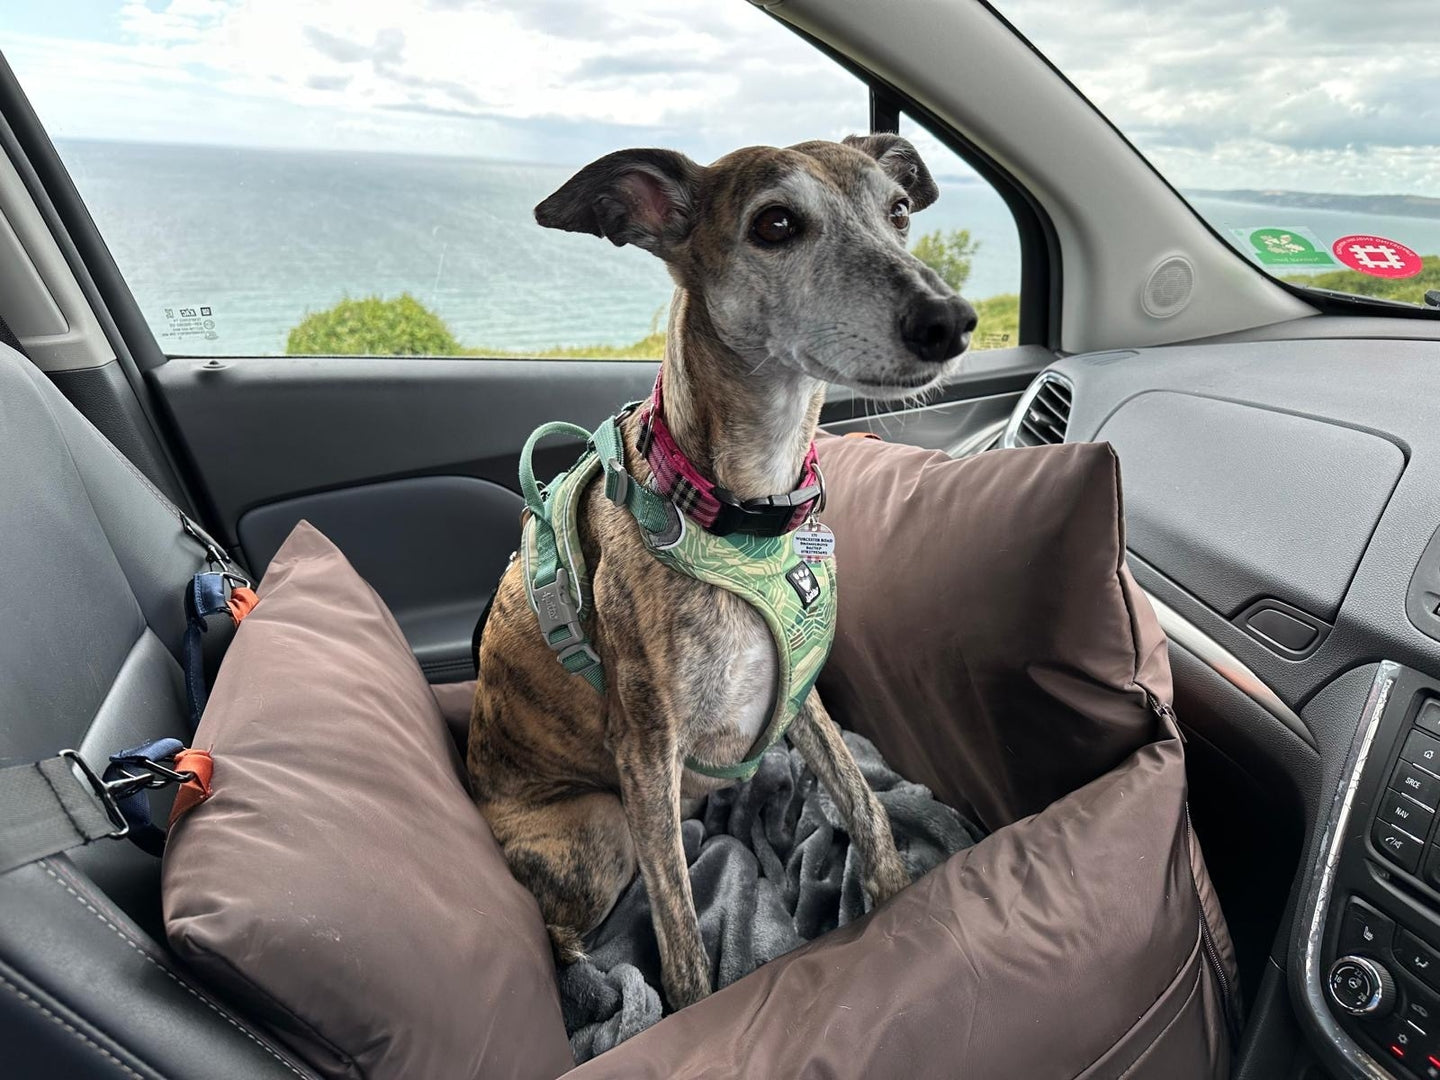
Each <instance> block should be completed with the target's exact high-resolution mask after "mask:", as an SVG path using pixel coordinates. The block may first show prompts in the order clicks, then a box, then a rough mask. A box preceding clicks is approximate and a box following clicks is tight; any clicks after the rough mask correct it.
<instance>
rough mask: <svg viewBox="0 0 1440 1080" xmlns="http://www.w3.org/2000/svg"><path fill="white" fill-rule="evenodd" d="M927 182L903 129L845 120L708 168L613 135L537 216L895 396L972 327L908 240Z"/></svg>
mask: <svg viewBox="0 0 1440 1080" xmlns="http://www.w3.org/2000/svg"><path fill="white" fill-rule="evenodd" d="M938 194H939V192H938V190H937V189H936V187H935V181H934V180H933V179H931V177H930V171H929V170H928V169H927V168H926V167H925V163H924V162H923V161H921V160H920V155H919V154H918V153H916V151H915V148H914V147H913V146H911V145H910V143H909V142H907V141H906V140H904V139H902V138H900V137H899V136H897V135H864V136H859V135H851V136H849V137H847V138H846V139H845V141H844V142H843V143H834V142H821V141H816V142H806V143H800V144H798V145H796V146H792V147H789V148H788V149H783V150H782V149H778V148H775V147H769V146H754V147H749V148H747V149H744V150H737V151H735V152H734V153H733V154H727V155H726V156H725V157H723V158H721V159H720V160H719V161H717V162H715V163H714V164H713V165H710V166H708V167H707V166H701V165H697V164H696V163H695V162H693V161H691V160H690V159H689V158H687V157H686V156H685V155H684V154H679V153H676V152H674V151H671V150H621V151H619V152H617V153H614V154H608V155H606V156H605V157H603V158H601V159H599V160H598V161H595V162H593V163H591V164H590V165H587V166H586V167H585V168H583V169H581V170H580V171H579V172H578V173H576V174H575V175H574V176H573V177H571V178H570V179H569V180H568V181H566V183H565V185H564V186H563V187H561V188H560V190H558V191H556V192H555V193H554V194H553V195H551V196H550V197H549V198H548V199H546V200H545V201H544V202H542V203H541V204H540V205H539V206H537V207H536V208H535V220H536V221H538V222H539V223H540V224H541V225H544V226H546V227H548V228H552V229H567V230H570V231H572V232H587V233H592V234H594V235H596V236H604V237H606V238H608V239H609V240H610V241H611V242H612V243H614V244H616V245H621V244H635V245H636V246H638V247H642V248H644V249H645V250H647V251H650V252H653V253H654V254H656V255H658V256H659V257H660V258H662V259H664V260H665V262H666V264H667V265H668V266H669V267H670V270H671V273H672V275H673V276H674V278H675V280H676V281H677V282H679V283H680V284H681V285H682V286H683V287H685V288H686V289H687V290H688V291H689V292H690V293H691V295H692V296H693V297H695V298H696V299H699V300H701V301H703V303H704V305H705V310H706V312H707V314H708V315H709V318H710V322H711V323H712V324H713V326H714V328H715V330H716V332H717V333H718V334H719V336H720V338H721V340H722V341H723V342H724V343H725V344H726V345H727V346H729V348H730V349H732V350H733V351H734V352H736V353H738V354H739V355H740V356H742V357H744V358H746V359H747V360H750V361H752V362H753V363H755V364H757V365H758V364H760V363H763V362H767V361H768V362H771V363H778V364H781V365H784V366H785V367H787V368H790V369H791V370H794V371H796V372H800V373H803V374H806V375H809V376H812V377H814V378H817V379H823V380H825V381H826V382H834V383H840V384H842V385H844V386H848V387H850V388H852V389H854V390H856V391H858V392H860V393H862V394H866V395H869V396H872V397H895V396H906V395H910V394H914V393H917V392H918V391H921V390H923V389H925V388H927V387H929V386H932V385H934V384H935V383H936V382H938V381H940V380H941V379H942V378H943V377H944V376H945V375H946V374H947V373H948V372H949V371H951V370H952V369H953V368H954V366H955V365H956V363H958V360H959V357H960V355H961V354H962V353H963V352H964V351H965V349H966V347H967V346H968V345H969V343H970V334H971V331H973V330H974V328H975V310H974V309H973V308H972V307H971V306H970V305H969V304H968V303H966V302H965V301H964V300H963V299H961V298H960V297H959V296H958V295H956V293H955V292H954V291H953V290H952V289H951V288H950V287H949V286H948V285H946V284H945V283H944V282H943V281H942V280H941V279H940V277H939V276H938V275H937V274H936V273H935V272H934V271H933V270H931V269H930V268H929V267H928V266H926V265H925V264H924V263H922V262H921V261H920V260H919V259H917V258H915V256H914V255H911V254H910V252H909V251H908V250H906V247H905V243H906V239H907V237H908V236H909V225H910V215H911V214H912V213H914V212H916V211H918V210H922V209H924V208H925V207H926V206H929V205H930V204H931V203H932V202H934V201H935V199H936V197H937V196H938Z"/></svg>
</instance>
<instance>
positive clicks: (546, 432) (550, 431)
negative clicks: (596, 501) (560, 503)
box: [520, 420, 590, 521]
mask: <svg viewBox="0 0 1440 1080" xmlns="http://www.w3.org/2000/svg"><path fill="white" fill-rule="evenodd" d="M551 435H571V436H574V437H575V438H577V439H579V440H580V441H581V442H589V441H590V432H588V431H586V430H585V429H584V428H582V427H581V426H580V425H579V424H567V423H566V422H565V421H564V420H552V421H551V422H550V423H548V424H541V425H540V426H539V427H538V428H536V429H535V430H534V431H532V432H531V433H530V437H529V438H528V439H526V440H525V446H524V448H523V449H522V450H521V451H520V493H521V494H522V495H524V496H525V505H526V506H527V507H529V508H530V512H531V513H532V514H534V515H535V516H536V517H537V518H539V519H540V520H541V521H549V520H550V519H549V518H548V517H547V516H546V514H545V497H544V496H543V495H542V494H541V493H540V485H539V484H538V483H536V481H535V463H534V462H533V461H532V460H531V458H532V457H533V456H534V454H535V445H536V443H538V442H539V441H540V440H541V439H544V438H547V437H549V436H551Z"/></svg>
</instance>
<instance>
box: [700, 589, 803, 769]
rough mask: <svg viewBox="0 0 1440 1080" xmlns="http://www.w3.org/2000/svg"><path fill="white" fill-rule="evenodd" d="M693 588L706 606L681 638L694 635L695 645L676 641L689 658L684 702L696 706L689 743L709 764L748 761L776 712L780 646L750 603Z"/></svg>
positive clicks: (719, 591)
mask: <svg viewBox="0 0 1440 1080" xmlns="http://www.w3.org/2000/svg"><path fill="white" fill-rule="evenodd" d="M692 587H693V589H694V591H695V595H694V597H693V599H694V601H696V602H697V604H699V605H703V606H701V607H700V610H699V611H698V612H697V617H693V618H691V619H687V620H685V623H684V629H683V630H681V632H680V633H679V634H678V635H677V636H679V637H682V638H683V637H688V636H691V635H693V638H692V640H690V641H688V642H682V641H677V642H676V644H677V645H680V646H681V649H680V650H677V651H678V655H679V656H681V657H683V658H684V659H683V660H682V661H681V664H680V666H679V670H678V671H677V675H678V676H679V682H680V684H681V685H680V687H679V689H680V691H681V694H682V695H683V697H682V700H686V701H689V702H692V703H693V709H692V710H691V713H690V717H689V723H688V728H689V730H688V732H687V733H686V734H688V735H689V736H690V737H689V739H685V740H683V741H686V742H689V743H690V745H691V752H692V753H695V754H696V756H701V757H705V758H706V759H707V760H721V761H725V760H729V759H731V758H739V757H743V756H744V755H745V753H746V752H748V750H749V748H750V746H751V745H752V744H753V743H754V742H755V740H756V739H758V738H759V737H760V734H761V733H762V732H763V731H764V730H765V728H766V725H767V722H768V721H769V719H770V716H771V713H772V712H773V711H774V707H775V693H776V689H777V686H778V683H779V677H778V660H777V654H776V651H775V641H774V639H773V638H772V637H771V636H770V629H769V627H768V626H766V624H765V620H764V619H763V618H762V617H761V615H760V613H759V612H757V611H756V610H755V609H754V608H752V607H751V606H750V605H749V604H748V603H746V602H745V601H744V600H741V599H740V598H738V597H736V596H733V595H731V594H730V593H728V592H725V591H724V590H722V589H716V588H714V587H713V586H709V585H704V584H702V583H700V582H695V583H693V586H692ZM710 751H714V752H715V755H716V756H713V757H711V756H709V752H710ZM722 751H723V752H724V753H723V755H722V753H721V752H722Z"/></svg>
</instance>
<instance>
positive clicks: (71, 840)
mask: <svg viewBox="0 0 1440 1080" xmlns="http://www.w3.org/2000/svg"><path fill="white" fill-rule="evenodd" d="M169 744H173V746H171V745H169ZM147 749H148V750H151V751H153V752H154V756H150V755H147V754H144V753H142V751H144V750H147ZM121 758H123V759H124V760H123V761H117V759H121ZM170 758H173V759H174V760H175V764H176V768H173V769H172V768H170V767H168V766H167V765H165V764H164V761H165V760H168V759H170ZM112 770H114V775H113V776H112V775H111V772H112ZM210 771H211V770H210V755H209V753H207V752H206V751H204V750H185V749H184V748H183V747H182V746H181V744H180V741H179V740H178V739H168V740H162V741H161V742H159V743H153V744H150V746H148V747H139V748H137V749H136V750H132V751H126V752H124V754H117V755H115V757H113V758H111V769H107V770H106V774H107V777H109V778H108V779H104V780H102V779H101V778H100V777H99V776H97V775H95V770H94V769H92V768H91V767H90V765H89V764H88V763H87V762H86V761H85V759H84V758H82V757H81V756H80V755H79V754H78V753H77V752H76V751H74V750H62V751H60V753H59V754H57V755H55V756H54V757H51V758H46V759H44V760H43V761H36V762H31V763H29V764H25V765H11V766H10V767H8V768H4V769H0V874H4V873H8V872H9V871H11V870H14V869H15V868H16V867H18V866H24V865H26V864H27V863H33V862H38V861H39V860H40V859H44V858H47V857H49V856H51V855H58V854H60V853H61V852H63V851H69V850H70V849H71V848H77V847H81V846H83V845H85V844H89V843H93V842H94V841H96V840H103V839H106V838H110V839H115V840H119V839H122V838H124V837H127V836H130V837H132V838H133V839H135V841H136V843H137V844H138V845H139V846H140V847H142V848H144V849H146V850H151V847H153V846H154V843H155V840H156V839H157V838H158V839H159V842H160V847H161V848H163V845H164V833H163V832H162V831H161V830H160V828H159V826H157V825H155V824H154V823H153V822H152V821H151V820H150V807H149V801H148V797H147V796H146V793H147V792H148V791H150V790H151V789H154V788H162V787H168V786H169V785H170V784H180V785H181V789H180V793H179V794H178V795H177V796H176V799H175V808H174V810H172V812H171V815H170V819H171V821H174V820H175V819H176V818H177V817H178V816H179V815H180V814H183V813H184V812H185V811H186V810H188V809H190V807H192V806H194V805H196V804H197V803H200V802H203V801H204V800H205V799H207V798H209V797H210ZM137 799H139V800H142V801H143V804H144V809H143V820H139V821H137V822H132V821H131V820H128V819H127V818H126V815H125V812H124V810H123V809H122V804H124V803H125V802H127V801H131V802H132V805H134V803H133V800H137ZM147 827H148V830H153V832H147ZM147 844H148V845H150V846H147ZM151 853H152V854H156V855H158V854H159V853H160V849H159V848H156V849H155V850H153V851H151Z"/></svg>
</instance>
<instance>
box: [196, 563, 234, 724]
mask: <svg viewBox="0 0 1440 1080" xmlns="http://www.w3.org/2000/svg"><path fill="white" fill-rule="evenodd" d="M228 588H229V580H228V576H227V575H226V573H225V572H224V571H220V570H203V571H201V572H200V573H198V574H196V575H195V577H194V578H193V579H192V580H191V582H190V587H189V588H188V589H187V590H186V591H185V640H184V656H185V703H186V705H187V707H188V709H189V713H190V731H191V733H192V734H193V733H194V732H195V729H196V728H198V727H199V726H200V716H201V714H202V713H204V712H205V703H206V702H207V701H208V700H209V698H210V686H209V681H208V679H207V678H206V675H205V639H204V636H203V635H205V634H207V633H209V632H210V630H211V627H210V625H209V620H210V618H211V617H212V616H215V615H224V616H225V621H226V622H230V607H229V605H228V603H227V602H226V601H227V600H228V595H227V593H228ZM232 625H233V624H232ZM219 632H221V633H223V631H219ZM227 643H228V642H227ZM217 644H218V643H217Z"/></svg>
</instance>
